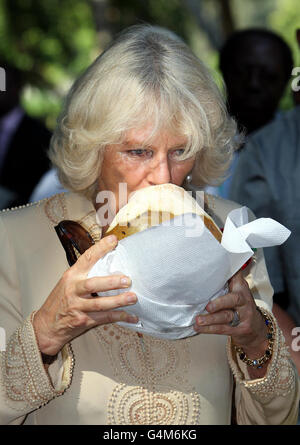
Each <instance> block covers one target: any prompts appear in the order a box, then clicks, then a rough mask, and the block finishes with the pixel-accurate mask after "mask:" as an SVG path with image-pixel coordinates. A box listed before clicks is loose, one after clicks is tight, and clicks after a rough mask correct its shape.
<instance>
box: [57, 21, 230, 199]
mask: <svg viewBox="0 0 300 445" xmlns="http://www.w3.org/2000/svg"><path fill="white" fill-rule="evenodd" d="M149 122H151V124H153V131H152V134H151V136H154V135H155V134H157V132H158V131H160V130H161V129H164V130H165V129H167V130H171V131H173V132H175V134H180V135H183V136H186V137H187V141H188V143H187V146H186V150H185V152H184V154H183V159H184V158H188V157H191V156H196V162H195V166H194V169H193V183H194V184H196V185H200V186H203V185H206V184H215V183H217V182H218V180H221V179H223V177H224V174H225V173H226V171H227V169H228V167H229V164H230V160H231V157H232V151H233V148H234V145H235V136H236V133H237V129H236V124H235V122H234V120H233V119H232V118H230V117H229V116H228V113H227V111H226V106H225V103H224V100H223V98H222V95H221V93H220V92H219V90H218V88H217V86H216V84H215V82H214V81H213V79H212V76H211V74H210V73H209V71H208V69H207V68H206V67H205V66H204V65H203V63H202V62H201V61H200V60H199V59H198V58H197V57H196V56H195V55H194V54H193V53H192V51H191V50H190V49H189V48H188V47H187V45H186V44H185V43H183V42H182V41H181V40H180V39H179V38H178V37H177V36H173V35H172V33H171V32H169V31H167V30H164V29H160V28H158V27H153V26H148V25H142V26H134V27H131V28H128V29H127V30H125V31H124V32H123V33H121V34H120V35H119V36H118V38H117V39H116V40H115V41H114V42H113V43H112V44H111V45H110V46H109V47H108V48H107V49H106V51H104V52H103V53H102V54H101V55H100V56H99V57H98V58H97V59H96V60H95V61H94V63H93V64H92V65H91V66H90V67H89V68H88V69H87V70H86V71H85V72H84V73H83V75H82V76H81V77H80V78H79V79H78V80H77V81H76V82H75V83H74V85H73V86H72V88H71V90H70V92H69V94H68V95H67V98H66V101H65V105H64V107H63V111H62V113H61V115H60V117H59V119H58V125H57V127H56V129H55V131H54V134H53V137H52V140H51V146H50V151H49V156H50V159H51V161H52V163H53V164H54V166H56V167H57V169H58V175H59V179H60V181H61V183H62V184H63V186H64V187H66V188H67V189H69V190H72V191H76V192H79V193H82V194H84V195H85V196H87V197H88V198H90V199H92V198H93V197H94V196H95V194H96V193H97V191H98V190H97V183H98V178H99V176H100V175H101V163H102V159H103V153H104V150H105V147H107V146H108V145H110V144H114V143H118V142H120V141H122V139H123V138H124V135H125V133H126V132H127V131H128V130H129V129H132V128H141V127H143V126H144V125H146V124H149ZM151 136H150V137H151Z"/></svg>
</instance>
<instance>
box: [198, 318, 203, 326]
mask: <svg viewBox="0 0 300 445" xmlns="http://www.w3.org/2000/svg"><path fill="white" fill-rule="evenodd" d="M203 323H204V319H203V318H202V317H197V324H199V325H202V324H203Z"/></svg>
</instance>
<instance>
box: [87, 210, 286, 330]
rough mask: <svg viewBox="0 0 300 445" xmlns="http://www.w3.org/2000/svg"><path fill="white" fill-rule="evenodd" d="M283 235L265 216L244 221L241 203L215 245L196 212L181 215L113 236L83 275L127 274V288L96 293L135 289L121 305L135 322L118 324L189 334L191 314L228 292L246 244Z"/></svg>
mask: <svg viewBox="0 0 300 445" xmlns="http://www.w3.org/2000/svg"><path fill="white" fill-rule="evenodd" d="M289 235H290V231H289V230H288V229H286V228H285V227H284V226H282V225H281V224H279V223H278V222H276V221H274V220H272V219H269V218H260V219H257V220H255V221H253V222H250V223H248V216H247V209H246V207H242V208H240V209H236V210H233V211H232V212H230V213H229V215H228V217H227V220H226V223H225V227H224V232H223V237H222V242H221V244H220V243H219V242H218V241H217V240H216V239H215V238H214V236H213V235H212V234H211V232H210V231H209V230H208V229H207V228H206V227H205V226H204V224H203V220H202V218H201V217H200V216H198V215H193V214H185V215H181V216H177V217H175V218H174V219H173V220H171V221H167V223H163V224H160V225H157V226H154V227H151V228H149V229H147V230H144V231H142V232H139V233H136V234H134V235H131V236H129V237H127V238H125V239H123V240H121V241H119V243H118V245H117V247H116V249H115V250H114V251H112V252H110V253H108V254H107V255H106V256H105V257H104V258H102V259H100V260H99V261H98V262H97V263H96V264H95V265H94V267H93V268H92V269H91V271H90V273H89V277H94V276H106V275H111V274H118V273H122V274H125V275H128V276H129V277H130V278H131V280H132V285H131V287H130V288H129V289H119V290H112V291H108V292H101V293H99V295H100V296H110V295H117V294H120V293H122V292H125V291H127V290H131V291H133V292H134V293H136V295H137V298H138V302H137V303H136V304H135V305H133V306H127V307H126V308H125V310H126V311H127V312H128V313H131V314H134V315H136V316H137V317H138V318H139V322H138V323H137V324H131V323H119V324H120V325H121V326H125V327H127V328H129V329H132V330H134V331H138V332H142V333H144V334H149V335H152V336H154V337H158V338H165V339H178V338H184V337H188V336H192V335H195V331H194V329H193V325H194V323H195V317H196V315H198V314H200V313H203V312H204V311H205V306H206V305H207V303H208V302H209V301H210V300H212V299H214V298H216V297H218V296H219V295H222V294H224V293H226V292H227V291H228V288H227V281H228V279H229V278H230V277H231V276H232V275H233V274H234V273H236V272H237V271H238V270H239V269H240V268H241V266H242V265H243V264H244V263H245V262H246V261H247V260H248V259H249V258H250V257H251V256H252V255H253V250H252V248H256V247H266V246H274V245H279V244H282V243H283V242H284V241H285V240H286V239H287V238H288V237H289Z"/></svg>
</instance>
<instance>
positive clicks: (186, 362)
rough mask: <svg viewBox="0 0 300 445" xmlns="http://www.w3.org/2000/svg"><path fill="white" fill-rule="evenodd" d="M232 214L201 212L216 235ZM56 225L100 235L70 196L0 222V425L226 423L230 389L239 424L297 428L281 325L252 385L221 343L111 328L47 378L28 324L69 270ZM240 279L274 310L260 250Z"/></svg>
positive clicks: (69, 352)
mask: <svg viewBox="0 0 300 445" xmlns="http://www.w3.org/2000/svg"><path fill="white" fill-rule="evenodd" d="M234 207H237V206H236V205H235V204H234V203H232V202H229V201H224V200H221V199H219V198H213V197H209V196H208V197H207V209H206V210H207V211H208V213H210V215H211V216H212V217H213V218H214V219H215V221H216V222H217V224H219V225H220V227H222V226H223V225H224V221H225V218H226V215H227V214H228V212H229V211H230V210H232V209H233V208H234ZM249 214H250V218H253V215H251V213H249ZM62 219H72V220H76V221H78V222H80V223H81V224H82V225H83V226H85V227H86V228H87V229H88V230H89V231H90V233H91V234H92V236H93V237H94V239H95V240H96V241H97V240H99V239H100V237H101V231H100V229H99V226H98V225H97V223H96V219H95V211H94V209H93V206H92V204H91V203H90V202H89V201H88V200H86V199H85V198H82V197H80V196H79V195H77V194H73V193H67V194H60V195H55V196H54V197H52V198H49V199H46V200H43V201H40V202H38V203H37V204H35V205H32V206H25V207H24V208H20V209H15V210H11V211H6V212H2V214H1V216H0V250H1V259H0V327H1V328H3V329H0V334H1V337H0V339H1V340H2V349H3V336H4V332H5V335H6V341H7V345H6V350H5V351H2V352H1V356H0V423H1V424H21V423H24V424H98V425H105V424H147V425H150V424H165V425H166V424H175V425H176V424H177V425H180V424H183V425H184V424H185V425H188V424H190V425H195V424H230V422H231V408H232V392H233V391H235V394H234V397H235V405H236V411H237V421H238V423H240V424H293V423H296V421H297V415H298V405H299V384H298V377H297V371H296V370H295V367H294V365H293V363H292V362H291V360H290V357H289V353H288V351H287V348H286V346H285V343H284V338H283V336H282V334H281V332H280V330H279V329H278V327H276V329H275V330H276V341H275V346H274V353H273V356H272V360H271V362H270V363H269V365H268V371H267V374H266V376H265V377H264V378H262V379H258V380H249V376H248V373H247V370H246V369H245V365H244V364H243V363H242V362H240V360H239V359H237V357H236V355H235V353H234V352H233V351H232V350H231V344H230V339H227V338H226V337H225V336H218V335H205V334H200V335H195V336H194V337H190V338H187V339H182V340H175V341H174V340H173V341H169V340H159V339H155V338H153V337H150V336H146V335H144V336H143V337H139V336H138V335H137V334H136V333H135V332H133V331H130V330H127V329H124V328H121V327H120V326H118V325H115V324H114V325H106V326H102V327H97V328H94V329H91V330H90V331H88V332H86V333H85V334H83V335H81V336H80V337H78V338H76V339H75V340H73V341H72V342H71V343H70V344H67V345H66V346H65V347H64V348H63V350H62V351H61V353H60V354H59V356H58V359H57V360H56V361H55V362H54V363H53V364H52V365H50V367H49V371H48V372H46V371H45V369H44V366H43V364H42V360H41V356H40V353H39V350H38V347H37V343H36V339H35V334H34V331H33V327H32V323H31V317H32V313H33V312H34V311H35V310H38V309H39V308H40V306H41V305H42V303H43V302H44V301H45V299H46V298H47V296H48V295H49V293H50V292H51V290H52V289H53V287H54V286H55V285H56V283H57V281H58V280H59V279H60V277H61V275H62V273H63V272H64V271H65V270H66V269H67V268H68V264H67V261H66V258H65V253H64V250H63V248H62V247H61V245H60V242H59V240H58V238H57V235H56V233H55V231H54V226H55V225H56V224H57V223H58V222H59V221H61V220H62ZM245 275H247V276H246V279H247V281H248V283H249V285H250V288H251V290H252V293H253V295H254V297H255V299H256V300H257V304H260V305H262V306H264V307H265V308H266V309H269V310H270V308H271V305H272V292H273V291H272V288H271V286H270V283H269V280H268V274H267V271H266V268H265V263H264V258H263V253H262V251H261V250H258V251H257V252H256V255H255V258H254V260H253V261H252V263H251V265H250V266H248V268H247V269H245ZM274 323H275V324H276V322H275V321H274ZM276 326H277V325H276ZM0 346H1V342H0ZM0 349H1V348H0ZM233 376H234V377H233ZM234 380H235V385H233V382H234ZM234 387H235V389H234Z"/></svg>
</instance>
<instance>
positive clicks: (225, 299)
mask: <svg viewBox="0 0 300 445" xmlns="http://www.w3.org/2000/svg"><path fill="white" fill-rule="evenodd" d="M228 286H229V292H228V293H227V294H225V295H222V296H220V297H218V298H216V299H215V300H213V301H211V302H209V303H208V304H207V306H206V310H207V312H208V314H205V315H204V314H203V315H200V316H198V317H197V319H196V324H195V326H194V329H195V331H196V332H199V333H205V334H220V335H230V336H231V337H232V340H233V343H234V344H235V345H237V346H241V347H242V348H243V349H244V351H245V353H246V354H247V356H248V357H249V358H251V359H255V358H258V357H260V356H262V355H263V354H264V353H265V350H266V348H267V346H268V340H267V327H266V324H265V321H264V319H263V317H262V315H261V314H260V313H259V312H258V311H257V309H256V304H255V301H254V298H253V296H252V294H251V292H250V289H249V286H248V283H247V281H246V280H245V279H244V278H243V274H242V271H239V272H237V273H236V274H235V275H234V276H233V277H232V278H231V279H230V280H229V281H228ZM235 311H237V313H238V317H239V320H240V322H239V324H238V325H237V326H235V327H232V326H231V325H230V323H231V322H232V320H233V316H234V312H235Z"/></svg>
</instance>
